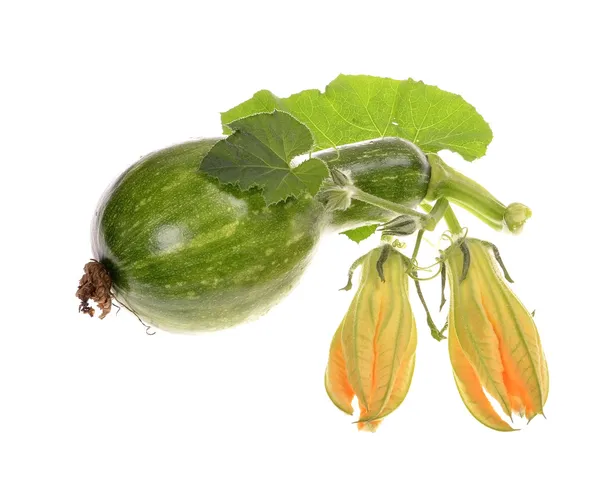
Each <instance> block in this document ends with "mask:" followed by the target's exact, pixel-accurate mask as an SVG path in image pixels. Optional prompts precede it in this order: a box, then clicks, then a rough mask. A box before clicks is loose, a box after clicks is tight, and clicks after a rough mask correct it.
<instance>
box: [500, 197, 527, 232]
mask: <svg viewBox="0 0 600 479" xmlns="http://www.w3.org/2000/svg"><path fill="white" fill-rule="evenodd" d="M529 218H531V210H530V209H529V208H528V207H527V206H525V205H524V204H522V203H511V204H510V205H508V207H507V208H506V211H505V213H504V223H506V226H507V227H508V229H509V230H510V232H511V233H519V232H520V231H521V230H522V229H523V225H524V224H525V222H526V221H527V220H528V219H529Z"/></svg>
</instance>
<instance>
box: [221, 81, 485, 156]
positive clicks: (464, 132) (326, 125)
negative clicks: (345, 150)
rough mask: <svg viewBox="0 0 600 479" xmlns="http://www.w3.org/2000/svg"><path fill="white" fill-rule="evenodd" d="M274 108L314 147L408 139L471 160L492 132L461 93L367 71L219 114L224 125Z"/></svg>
mask: <svg viewBox="0 0 600 479" xmlns="http://www.w3.org/2000/svg"><path fill="white" fill-rule="evenodd" d="M274 109H278V110H282V111H287V112H289V113H291V114H292V115H294V117H296V118H297V119H298V120H300V121H301V122H303V123H304V124H305V125H306V126H308V128H310V130H311V131H312V133H313V135H314V137H315V141H316V145H315V150H321V149H325V148H331V147H335V146H340V145H344V144H348V143H355V142H357V141H362V140H370V139H373V138H379V137H383V136H398V137H401V138H405V139H407V140H410V141H412V142H413V143H415V144H416V145H418V146H419V147H420V148H421V149H422V150H423V151H425V152H428V153H436V152H438V151H440V150H445V149H447V150H450V151H454V152H456V153H459V154H460V155H462V157H463V158H464V159H465V160H468V161H472V160H474V159H476V158H479V157H481V156H483V155H484V154H485V152H486V149H487V145H488V144H489V143H490V141H492V131H491V129H490V127H489V125H488V124H487V123H486V122H485V120H484V119H483V118H482V117H481V115H480V114H479V113H477V111H476V110H475V108H473V106H471V105H470V104H469V103H467V102H466V101H465V100H464V99H463V98H462V97H461V96H459V95H455V94H453V93H449V92H446V91H444V90H440V89H439V88H438V87H435V86H430V85H425V84H424V83H423V82H420V81H414V80H412V79H408V80H401V81H400V80H392V79H390V78H380V77H374V76H367V75H340V76H338V77H337V78H336V79H335V80H333V81H332V82H331V83H330V84H329V85H328V86H327V87H326V88H325V93H321V92H320V91H319V90H305V91H302V92H300V93H297V94H295V95H292V96H290V97H288V98H278V97H277V96H275V95H273V93H271V92H269V91H267V90H261V91H259V92H258V93H256V94H255V95H254V96H253V97H252V98H251V99H250V100H248V101H246V102H244V103H242V104H240V105H238V106H236V107H235V108H232V109H231V110H229V111H227V112H225V113H222V115H221V120H222V122H223V124H227V123H229V122H231V121H233V120H235V119H237V118H240V117H243V116H246V115H249V114H252V113H258V112H270V111H273V110H274Z"/></svg>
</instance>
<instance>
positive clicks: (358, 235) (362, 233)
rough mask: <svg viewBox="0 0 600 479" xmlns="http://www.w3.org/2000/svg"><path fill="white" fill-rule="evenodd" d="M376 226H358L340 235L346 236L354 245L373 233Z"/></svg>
mask: <svg viewBox="0 0 600 479" xmlns="http://www.w3.org/2000/svg"><path fill="white" fill-rule="evenodd" d="M377 226H378V225H366V226H359V227H358V228H354V229H352V230H347V231H342V232H341V233H340V234H342V235H346V236H347V237H348V238H350V239H351V240H352V241H354V242H355V243H360V242H361V241H363V240H366V239H367V238H368V237H369V236H371V235H372V234H373V233H375V230H376V229H377Z"/></svg>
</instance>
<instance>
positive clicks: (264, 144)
mask: <svg viewBox="0 0 600 479" xmlns="http://www.w3.org/2000/svg"><path fill="white" fill-rule="evenodd" d="M228 126H229V127H230V128H231V129H232V130H233V131H234V133H233V134H232V135H230V136H228V137H227V138H225V139H223V140H221V141H218V142H217V143H216V144H215V146H213V148H212V149H211V150H210V151H209V152H208V154H207V155H206V156H205V157H204V159H203V160H202V163H201V165H200V169H201V170H202V171H204V172H205V173H207V174H209V175H211V176H214V177H216V178H218V179H219V180H220V181H221V182H222V183H233V184H237V185H239V186H240V188H241V189H242V190H248V189H250V188H252V187H253V186H257V187H259V188H261V189H262V190H263V196H264V198H265V202H266V203H267V205H270V204H273V203H277V202H279V201H282V200H285V199H286V198H289V197H290V196H293V197H297V196H298V195H300V194H301V193H303V192H305V191H308V192H309V193H310V194H311V195H315V194H316V193H317V191H319V188H320V187H321V183H322V182H323V179H325V178H326V177H327V176H328V175H329V170H328V169H327V166H326V165H325V163H323V162H322V161H321V160H319V159H317V158H311V159H308V160H306V161H304V162H302V163H300V165H298V166H297V167H295V168H293V167H292V166H291V164H290V163H291V161H292V160H293V159H294V158H295V157H297V156H299V155H302V154H304V153H307V152H309V151H310V150H311V149H312V147H313V145H314V139H313V136H312V133H311V131H310V130H309V129H308V128H307V127H306V126H305V125H303V124H302V123H300V122H299V121H298V120H296V119H295V118H294V117H293V116H292V115H290V114H288V113H284V112H281V111H277V110H275V111H274V112H273V113H259V114H254V115H251V116H247V117H245V118H241V119H239V120H237V121H233V122H231V123H230V124H229V125H228Z"/></svg>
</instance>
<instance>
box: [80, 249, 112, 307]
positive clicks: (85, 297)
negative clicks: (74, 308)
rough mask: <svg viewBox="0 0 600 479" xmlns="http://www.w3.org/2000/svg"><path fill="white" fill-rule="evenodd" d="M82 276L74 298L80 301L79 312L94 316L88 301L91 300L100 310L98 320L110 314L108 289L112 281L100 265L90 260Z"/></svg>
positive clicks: (110, 300) (110, 303) (110, 297)
mask: <svg viewBox="0 0 600 479" xmlns="http://www.w3.org/2000/svg"><path fill="white" fill-rule="evenodd" d="M83 271H84V275H83V276H82V277H81V279H80V280H79V288H78V289H77V293H76V296H77V297H78V298H79V299H80V300H81V304H80V305H79V311H80V312H81V313H84V314H89V315H90V316H94V313H95V310H94V308H92V307H91V306H90V305H89V304H88V301H89V300H90V299H91V300H93V301H95V302H96V304H97V305H98V308H100V309H101V310H102V314H101V315H100V319H102V318H104V317H105V316H106V315H107V314H108V313H110V308H111V305H112V296H111V294H110V288H111V287H112V281H111V279H110V275H109V274H108V271H106V268H105V267H104V265H103V264H102V263H99V262H98V261H95V260H92V261H90V262H89V263H88V264H86V265H85V267H84V268H83Z"/></svg>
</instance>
